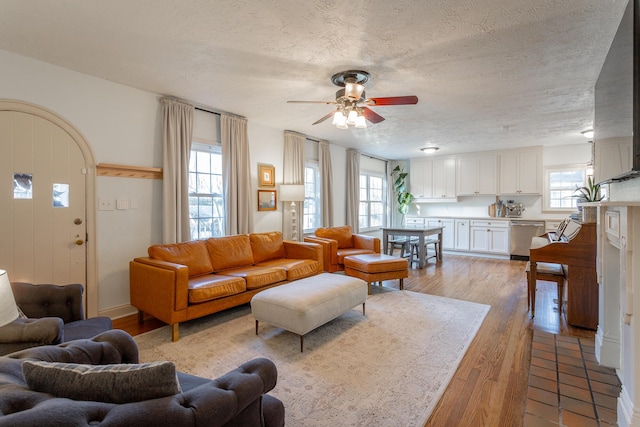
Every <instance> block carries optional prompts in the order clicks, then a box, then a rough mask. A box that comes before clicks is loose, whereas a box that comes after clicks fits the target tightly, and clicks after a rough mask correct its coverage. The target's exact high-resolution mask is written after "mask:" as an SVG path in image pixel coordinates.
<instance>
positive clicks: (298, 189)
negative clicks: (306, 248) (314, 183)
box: [280, 184, 304, 240]
mask: <svg viewBox="0 0 640 427" xmlns="http://www.w3.org/2000/svg"><path fill="white" fill-rule="evenodd" d="M280 200H282V201H283V202H291V240H298V214H297V212H296V202H302V201H304V185H303V184H282V185H281V186H280Z"/></svg>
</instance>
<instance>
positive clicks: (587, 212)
mask: <svg viewBox="0 0 640 427" xmlns="http://www.w3.org/2000/svg"><path fill="white" fill-rule="evenodd" d="M574 193H578V194H577V195H575V196H574V197H577V198H578V202H588V203H590V202H599V201H601V200H602V199H604V196H602V195H601V194H600V184H596V183H595V182H594V181H593V177H591V176H590V177H588V178H587V185H585V186H583V187H577V188H576V189H575V190H574ZM596 210H597V209H596V207H595V206H582V222H596Z"/></svg>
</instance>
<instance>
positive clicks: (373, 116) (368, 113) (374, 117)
mask: <svg viewBox="0 0 640 427" xmlns="http://www.w3.org/2000/svg"><path fill="white" fill-rule="evenodd" d="M362 114H364V117H365V119H367V120H369V121H370V122H371V123H374V124H375V123H380V122H381V121H383V120H384V117H382V116H381V115H380V114H378V113H376V112H375V111H373V110H370V109H368V108H367V107H362Z"/></svg>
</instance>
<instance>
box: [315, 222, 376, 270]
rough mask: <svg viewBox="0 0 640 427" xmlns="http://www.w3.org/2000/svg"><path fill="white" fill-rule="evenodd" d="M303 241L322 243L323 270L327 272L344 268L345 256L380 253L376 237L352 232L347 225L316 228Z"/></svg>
mask: <svg viewBox="0 0 640 427" xmlns="http://www.w3.org/2000/svg"><path fill="white" fill-rule="evenodd" d="M304 241H305V242H310V243H318V244H320V245H322V255H323V261H324V270H325V271H327V272H329V273H333V272H334V271H342V270H344V257H346V256H349V255H361V254H374V253H377V254H379V253H380V239H379V238H378V237H373V236H366V235H364V234H353V233H352V231H351V227H350V226H348V225H343V226H339V227H328V228H318V229H316V231H315V235H314V236H308V237H305V238H304Z"/></svg>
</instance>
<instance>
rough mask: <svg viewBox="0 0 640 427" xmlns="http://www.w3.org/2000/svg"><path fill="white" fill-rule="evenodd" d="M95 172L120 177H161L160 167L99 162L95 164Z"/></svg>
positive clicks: (100, 174)
mask: <svg viewBox="0 0 640 427" xmlns="http://www.w3.org/2000/svg"><path fill="white" fill-rule="evenodd" d="M96 174H97V175H98V176H117V177H120V178H147V179H162V168H144V167H140V166H127V165H114V164H109V163H100V164H98V165H97V166H96Z"/></svg>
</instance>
